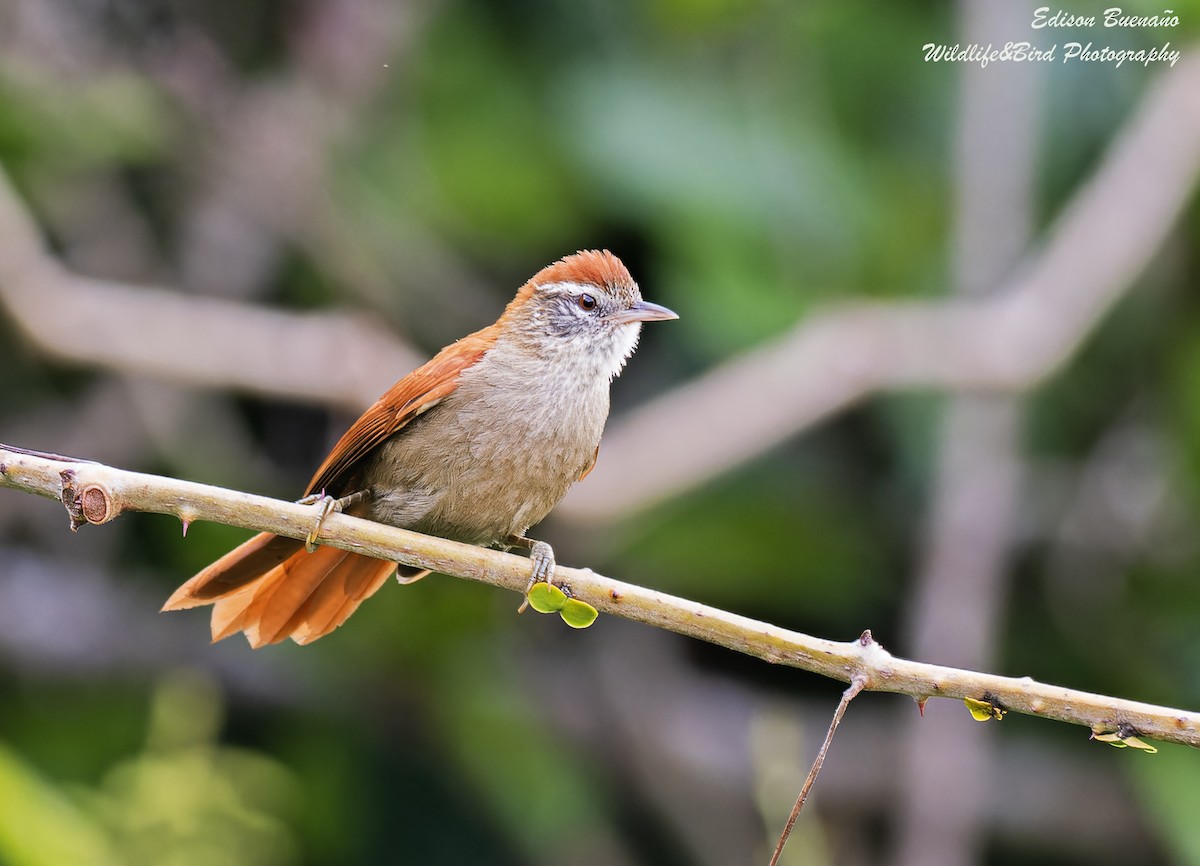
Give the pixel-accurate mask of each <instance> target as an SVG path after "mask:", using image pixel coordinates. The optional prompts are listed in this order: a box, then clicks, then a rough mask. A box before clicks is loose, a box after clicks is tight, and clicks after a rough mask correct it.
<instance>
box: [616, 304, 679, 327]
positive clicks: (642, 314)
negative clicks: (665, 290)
mask: <svg viewBox="0 0 1200 866" xmlns="http://www.w3.org/2000/svg"><path fill="white" fill-rule="evenodd" d="M678 318H679V315H678V314H677V313H674V312H672V311H671V310H668V309H667V308H666V307H664V306H661V305H660V304H652V303H650V302H649V301H638V302H637V303H635V304H633V305H632V306H630V307H628V308H627V309H624V310H618V311H617V312H615V313H610V314H609V315H607V316H605V317H604V321H606V322H612V323H613V324H615V325H623V324H625V323H627V322H665V321H667V320H668V319H678Z"/></svg>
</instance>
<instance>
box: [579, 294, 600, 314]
mask: <svg viewBox="0 0 1200 866" xmlns="http://www.w3.org/2000/svg"><path fill="white" fill-rule="evenodd" d="M578 301H579V309H581V310H587V311H588V312H591V311H592V310H594V309H596V299H595V297H593V296H592V295H588V294H583V295H580V296H579V298H578Z"/></svg>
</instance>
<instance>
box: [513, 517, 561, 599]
mask: <svg viewBox="0 0 1200 866" xmlns="http://www.w3.org/2000/svg"><path fill="white" fill-rule="evenodd" d="M508 543H509V544H511V545H512V546H514V547H524V548H527V549H528V550H529V560H530V562H531V563H532V564H533V570H532V571H531V572H530V575H529V583H528V585H527V586H526V587H525V599H524V600H523V601H522V602H521V606H520V607H519V608H517V613H523V612H524V610H525V608H527V607H529V590H531V589H533V587H534V585H535V584H538V583H548V584H550V585H551V586H553V585H554V548H552V547H551V546H550V545H549V544H547V543H546V542H544V541H534V540H533V539H532V538H526V537H525V536H524V535H514V536H511V537H510V538H509V539H508Z"/></svg>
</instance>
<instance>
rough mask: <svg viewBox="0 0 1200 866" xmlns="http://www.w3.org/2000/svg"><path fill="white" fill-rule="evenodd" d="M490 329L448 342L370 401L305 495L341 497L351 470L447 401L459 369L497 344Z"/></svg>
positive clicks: (345, 492) (317, 473)
mask: <svg viewBox="0 0 1200 866" xmlns="http://www.w3.org/2000/svg"><path fill="white" fill-rule="evenodd" d="M495 327H496V326H495V325H492V326H490V327H487V328H484V329H483V330H482V331H476V332H475V333H474V334H471V335H470V336H469V337H463V338H462V339H461V340H459V341H458V342H455V343H451V344H450V345H449V346H447V347H446V348H444V349H442V351H440V352H438V353H437V354H436V355H435V356H434V357H433V358H431V359H430V360H429V361H427V362H426V363H425V364H423V365H422V366H420V367H418V368H417V369H415V370H413V371H412V372H411V373H409V374H408V375H407V376H405V377H404V378H403V379H401V380H400V381H399V382H397V383H396V384H395V385H393V386H392V387H391V388H390V389H388V391H387V393H386V394H384V395H383V396H382V397H380V398H379V399H378V400H376V401H375V403H374V405H372V406H371V408H369V409H368V410H367V411H366V412H364V413H363V414H362V416H361V417H360V418H359V419H358V420H357V421H355V422H354V423H353V424H351V425H350V429H349V430H347V431H346V433H345V435H343V436H342V438H341V439H339V440H338V442H337V444H336V445H334V446H333V450H332V451H330V452H329V456H328V457H326V458H325V462H324V463H322V464H321V466H320V467H319V468H318V469H317V471H316V473H315V474H314V475H313V478H312V481H310V482H309V483H308V490H307V491H305V492H306V493H308V494H312V493H324V492H328V493H330V495H338V496H343V495H346V494H347V493H351V492H353V491H350V490H343V489H342V483H343V482H344V481H345V480H346V479H347V478H349V477H350V476H351V475H352V474H353V473H352V470H353V468H354V466H355V465H356V464H357V463H358V462H359V461H360V460H362V459H363V458H364V457H366V456H367V455H368V454H370V453H371V451H373V450H374V449H375V448H378V447H379V446H380V445H382V444H383V443H384V442H385V441H387V439H388V438H389V437H390V436H393V435H395V434H396V433H398V432H399V431H400V430H402V429H403V428H404V426H405V425H406V424H408V423H409V422H410V421H412V420H413V419H414V418H416V417H417V416H418V415H420V414H422V413H423V412H427V411H429V410H430V409H432V408H433V407H434V406H436V405H437V404H438V403H440V402H441V401H442V400H444V399H446V397H447V396H449V395H450V394H451V393H452V392H453V391H454V389H455V388H456V387H458V377H459V375H460V374H461V373H462V371H463V370H465V369H467V368H468V367H471V366H474V365H475V364H476V363H478V362H479V359H480V358H482V357H483V355H484V353H486V352H487V350H488V349H490V348H491V347H492V344H493V343H494V342H495V341H496V335H495V332H494V330H493V329H494V328H495Z"/></svg>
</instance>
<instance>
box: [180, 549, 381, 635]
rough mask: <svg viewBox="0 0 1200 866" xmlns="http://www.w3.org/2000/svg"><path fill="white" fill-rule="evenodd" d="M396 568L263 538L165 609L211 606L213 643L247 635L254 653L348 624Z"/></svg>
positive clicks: (200, 577)
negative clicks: (237, 635) (282, 642)
mask: <svg viewBox="0 0 1200 866" xmlns="http://www.w3.org/2000/svg"><path fill="white" fill-rule="evenodd" d="M395 570H396V563H394V562H387V561H385V560H382V559H374V558H372V557H369V556H363V555H362V554H359V553H349V552H347V551H345V550H339V549H338V548H336V547H318V548H317V549H316V550H315V551H313V552H312V553H309V552H308V551H307V550H305V549H304V542H303V541H296V540H294V539H291V538H284V537H282V536H279V535H272V534H270V533H268V532H263V533H260V534H258V535H256V536H254V537H253V538H251V539H250V540H249V541H247V542H246V543H245V544H243V545H241V546H240V547H237V548H235V549H233V550H231V551H230V552H229V553H227V554H225V555H224V556H222V557H221V558H220V559H218V560H217V561H216V562H214V563H213V564H212V565H210V566H208V568H206V569H204V570H203V571H201V572H200V573H199V574H197V575H196V576H195V577H193V578H192V579H191V580H189V581H188V582H187V583H185V584H184V585H183V586H181V587H179V589H177V590H175V592H174V594H173V595H172V596H171V597H170V598H169V599H167V603H166V604H164V605H163V607H162V609H163V610H182V609H184V608H189V607H198V606H200V605H205V604H211V605H212V606H213V612H212V639H213V641H214V642H216V641H219V640H223V639H225V638H227V637H229V636H230V635H233V634H237V633H238V632H239V631H240V632H244V633H245V635H246V640H248V641H249V642H250V646H252V647H254V648H255V649H258V648H259V647H261V646H266V645H267V644H273V643H279V642H280V641H282V640H284V639H285V638H289V637H290V638H291V639H292V640H294V641H295V642H296V643H298V644H307V643H312V642H313V641H315V640H316V639H317V638H319V637H324V636H325V635H327V634H329V633H330V632H331V631H333V630H334V629H335V628H337V627H338V626H339V625H341V624H342V623H344V622H345V621H346V620H347V619H349V617H350V614H352V613H354V611H356V610H357V609H358V606H359V605H360V604H362V603H363V601H365V600H366V599H368V598H370V597H371V596H372V595H374V594H375V592H376V590H378V589H379V587H381V586H383V584H384V582H385V581H386V580H387V579H388V577H389V576H391V574H392V573H393V572H394V571H395Z"/></svg>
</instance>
